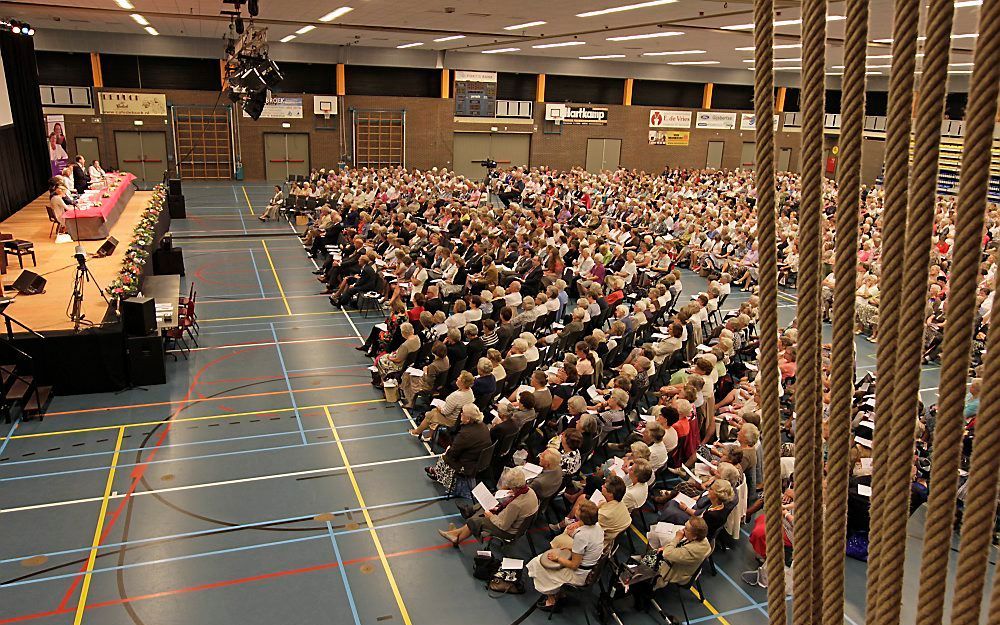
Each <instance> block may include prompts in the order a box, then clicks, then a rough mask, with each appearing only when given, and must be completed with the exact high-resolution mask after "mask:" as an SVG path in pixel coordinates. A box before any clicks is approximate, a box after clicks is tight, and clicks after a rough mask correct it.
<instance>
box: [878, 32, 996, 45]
mask: <svg viewBox="0 0 1000 625" xmlns="http://www.w3.org/2000/svg"><path fill="white" fill-rule="evenodd" d="M978 36H979V33H959V34H952V36H951V38H952V39H975V38H976V37H978ZM917 41H927V37H917ZM873 43H892V39H891V38H890V39H876V40H875V41H874V42H873Z"/></svg>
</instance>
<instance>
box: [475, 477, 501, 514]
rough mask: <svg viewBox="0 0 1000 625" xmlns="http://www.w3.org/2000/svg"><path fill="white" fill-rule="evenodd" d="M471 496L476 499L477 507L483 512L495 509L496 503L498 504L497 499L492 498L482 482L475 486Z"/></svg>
mask: <svg viewBox="0 0 1000 625" xmlns="http://www.w3.org/2000/svg"><path fill="white" fill-rule="evenodd" d="M472 496H473V497H475V498H476V501H478V502H479V505H480V506H482V507H483V510H492V509H493V508H496V507H497V504H498V503H500V502H498V501H497V498H496V497H494V496H493V493H491V492H490V489H489V487H487V486H486V484H483V483H482V482H480V483H479V484H477V485H476V487H475V488H473V489H472Z"/></svg>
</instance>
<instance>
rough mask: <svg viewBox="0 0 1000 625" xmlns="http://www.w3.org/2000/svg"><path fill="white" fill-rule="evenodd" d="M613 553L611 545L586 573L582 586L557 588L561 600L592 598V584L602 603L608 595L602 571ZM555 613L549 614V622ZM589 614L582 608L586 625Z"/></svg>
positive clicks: (613, 549)
mask: <svg viewBox="0 0 1000 625" xmlns="http://www.w3.org/2000/svg"><path fill="white" fill-rule="evenodd" d="M615 551H616V549H615V546H614V545H613V544H612V546H611V547H609V548H608V550H607V551H605V552H604V555H602V556H601V559H600V560H598V561H597V563H596V564H595V565H594V567H593V568H592V569H590V572H589V573H587V578H586V579H585V580H584V581H583V584H581V585H579V586H575V585H573V584H563V585H562V587H561V588H559V594H560V595H562V596H563V600H565V599H566V598H567V597H573V598H577V597H579V598H584V597H593V596H594V593H593V592H591V588H592V587H593V586H594V584H597V586H598V589H599V590H600V592H599V593H598V595H597V597H598V599H597V600H598V601H603V598H604V597H606V596H607V594H608V593H607V589H606V588H605V586H604V582H603V579H602V578H603V577H604V569H605V568H606V567H607V565H608V560H610V559H611V558H613V557H614V553H615ZM560 609H561V608H560V607H559V606H558V605H557V610H560ZM555 612H556V611H555V610H554V611H552V612H549V618H548V620H550V621H551V620H552V615H553V614H555ZM589 613H590V610H589V609H587V607H584V610H583V617H584V620H585V621H586V622H587V625H590V614H589Z"/></svg>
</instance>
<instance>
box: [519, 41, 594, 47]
mask: <svg viewBox="0 0 1000 625" xmlns="http://www.w3.org/2000/svg"><path fill="white" fill-rule="evenodd" d="M585 45H587V42H586V41H560V42H559V43H543V44H539V45H537V46H531V47H532V48H565V47H566V46H585Z"/></svg>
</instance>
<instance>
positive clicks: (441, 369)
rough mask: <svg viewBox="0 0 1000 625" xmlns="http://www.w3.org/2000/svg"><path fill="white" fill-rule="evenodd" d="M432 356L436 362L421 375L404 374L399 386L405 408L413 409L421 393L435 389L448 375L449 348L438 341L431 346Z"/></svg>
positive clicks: (428, 366) (424, 369)
mask: <svg viewBox="0 0 1000 625" xmlns="http://www.w3.org/2000/svg"><path fill="white" fill-rule="evenodd" d="M431 355H433V356H434V360H432V361H431V363H430V364H429V365H427V366H426V367H424V368H423V370H422V372H421V374H420V375H414V374H413V373H410V372H409V371H406V372H404V373H403V379H402V380H401V384H400V385H399V391H400V393H402V396H403V406H404V407H405V408H413V400H414V399H415V398H416V396H417V395H418V394H420V393H424V392H427V391H429V390H431V389H433V388H434V386H435V385H436V384H437V382H438V380H439V379H440V377H441V376H443V375H448V368H449V366H450V365H449V363H448V348H447V347H446V346H445V344H444V343H442V342H441V341H438V342H436V343H434V345H432V346H431Z"/></svg>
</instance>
